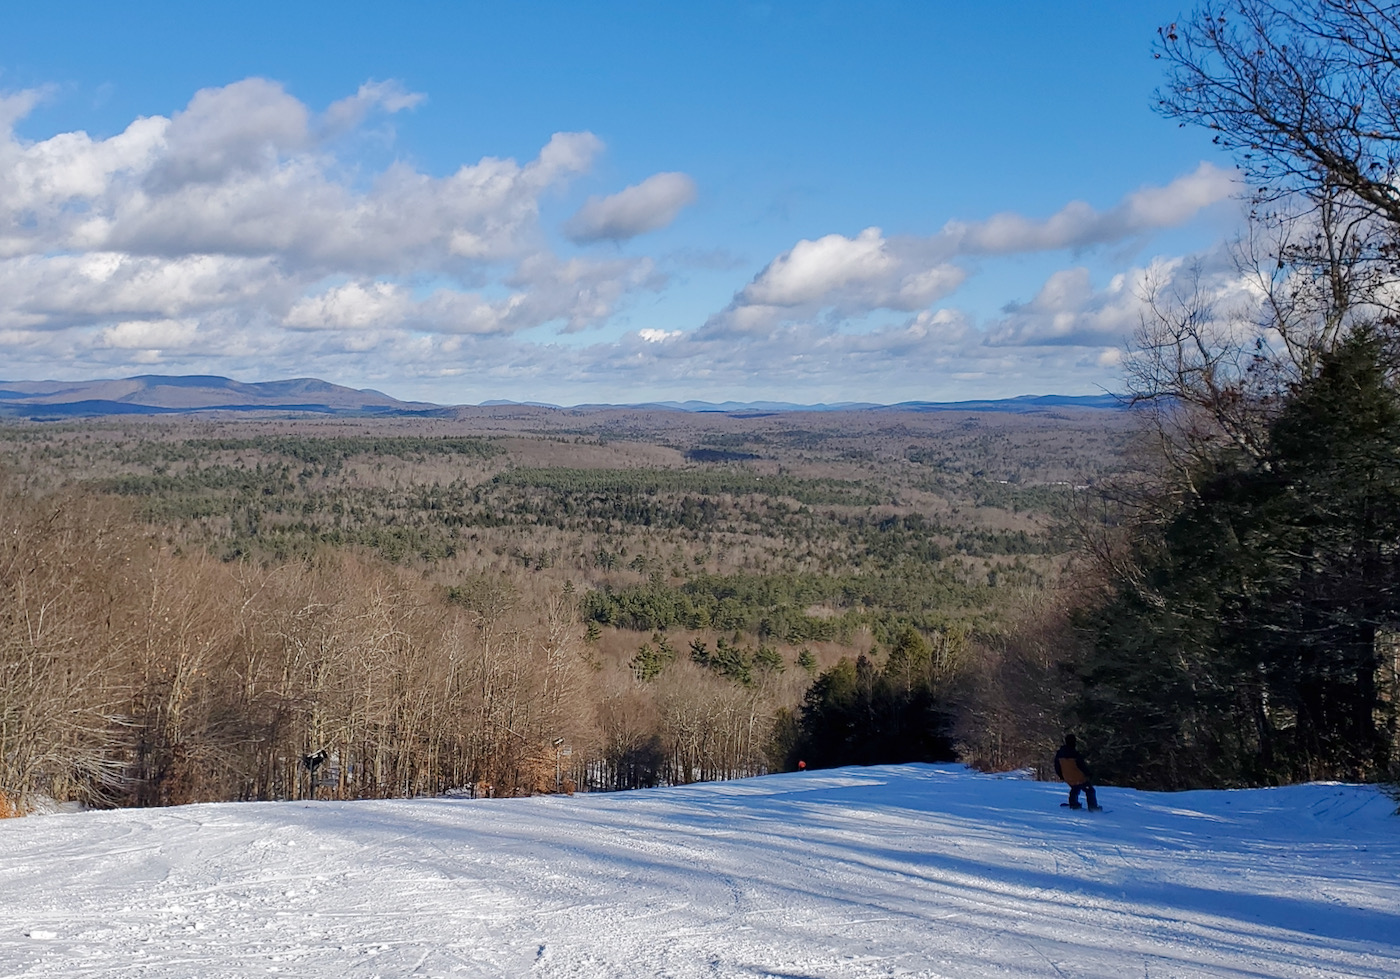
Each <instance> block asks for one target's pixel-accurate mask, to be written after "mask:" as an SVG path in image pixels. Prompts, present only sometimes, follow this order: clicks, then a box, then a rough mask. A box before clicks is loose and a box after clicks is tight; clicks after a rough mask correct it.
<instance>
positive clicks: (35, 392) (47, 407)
mask: <svg viewBox="0 0 1400 979" xmlns="http://www.w3.org/2000/svg"><path fill="white" fill-rule="evenodd" d="M503 407H508V408H536V409H546V410H554V411H604V410H609V409H629V410H653V411H676V412H689V413H697V414H703V413H715V414H748V415H752V414H759V413H761V414H774V413H781V412H853V411H915V412H935V411H991V412H1013V413H1033V412H1042V411H1048V410H1053V409H1056V408H1087V409H1108V410H1123V409H1124V408H1125V407H1126V403H1125V401H1124V400H1123V399H1122V398H1120V397H1118V396H1116V395H1112V394H1095V395H1060V394H1045V395H1021V396H1019V397H1015V398H989V399H980V400H971V401H902V402H899V403H897V404H878V403H876V402H869V401H843V402H835V403H832V404H827V403H818V404H798V403H795V402H789V401H721V402H713V401H698V400H688V401H648V402H638V403H633V404H578V405H556V404H549V403H545V402H538V401H503V400H490V401H483V402H481V403H480V404H478V405H468V404H461V405H438V404H433V403H431V402H426V401H400V400H398V399H397V398H394V397H391V396H390V395H387V394H384V393H382V392H380V391H375V390H370V389H365V390H357V389H355V388H349V387H343V386H341V385H339V384H332V383H331V382H329V381H322V380H318V379H317V378H312V377H300V378H292V379H288V380H281V381H257V382H242V381H235V380H232V379H230V378H227V377H219V376H217V375H199V374H196V375H176V376H167V375H160V374H141V375H138V376H136V377H127V378H120V379H102V380H93V381H0V417H12V418H28V419H35V420H43V419H58V418H93V417H103V416H109V415H179V414H193V413H205V412H211V411H231V412H239V413H247V412H257V411H274V412H294V413H307V414H333V415H362V416H386V415H388V416H400V417H414V416H417V417H445V416H450V415H451V414H453V413H455V412H459V411H462V410H466V409H469V408H503Z"/></svg>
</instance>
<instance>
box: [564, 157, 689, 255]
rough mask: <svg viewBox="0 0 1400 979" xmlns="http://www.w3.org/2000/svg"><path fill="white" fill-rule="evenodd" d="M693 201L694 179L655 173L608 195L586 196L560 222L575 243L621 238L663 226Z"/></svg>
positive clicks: (682, 175) (618, 239) (673, 174)
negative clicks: (576, 211)
mask: <svg viewBox="0 0 1400 979" xmlns="http://www.w3.org/2000/svg"><path fill="white" fill-rule="evenodd" d="M694 200H695V181H694V180H692V179H690V177H688V176H686V175H685V174H683V173H657V174H653V175H652V176H650V177H648V178H647V179H646V180H643V181H642V182H641V183H639V184H634V185H633V186H631V187H628V188H627V189H625V190H622V191H619V192H618V193H616V194H613V195H611V196H610V197H590V198H589V199H588V201H587V202H586V203H585V204H584V205H583V207H581V208H579V210H578V213H576V214H575V215H574V216H573V217H572V218H570V219H569V220H568V221H567V222H566V223H565V224H564V234H566V235H567V236H568V237H569V238H570V239H572V240H574V241H578V242H588V241H604V240H608V241H625V240H626V239H628V238H635V237H636V236H637V235H640V234H644V233H646V232H648V231H656V230H658V229H660V228H664V227H666V226H667V225H669V224H670V223H671V222H672V221H674V220H675V219H676V215H678V214H679V213H680V212H681V208H683V207H685V206H686V205H688V204H691V203H693V202H694Z"/></svg>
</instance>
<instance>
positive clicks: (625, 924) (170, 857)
mask: <svg viewBox="0 0 1400 979" xmlns="http://www.w3.org/2000/svg"><path fill="white" fill-rule="evenodd" d="M1101 798H1102V800H1103V801H1104V802H1105V804H1106V805H1108V806H1109V807H1111V809H1112V811H1111V812H1109V813H1104V814H1089V813H1087V812H1078V813H1075V812H1070V811H1068V810H1065V809H1061V808H1060V807H1059V806H1058V802H1059V801H1060V799H1061V792H1060V789H1059V788H1058V787H1057V786H1054V785H1048V784H1043V783H1036V782H1030V781H1023V780H1018V779H1011V778H998V777H995V776H988V775H979V774H976V773H973V772H969V771H967V770H965V769H962V768H959V767H955V766H926V765H910V766H902V767H892V768H870V769H840V770H837V771H832V772H807V773H804V774H796V775H778V776H769V777H767V778H760V779H749V780H746V781H741V782H727V783H711V784H706V785H693V786H688V787H684V788H672V789H657V790H652V791H647V792H631V793H623V794H617V795H591V796H584V795H580V796H575V797H573V798H564V797H541V798H533V799H506V800H478V801H462V800H426V799H424V800H413V801H400V802H350V803H332V802H317V803H310V804H304V803H258V804H243V805H209V806H185V807H180V808H175V809H164V810H140V811H136V810H127V811H122V812H102V813H84V814H78V815H54V816H41V817H30V818H27V819H12V820H6V821H4V822H0V909H3V911H2V912H0V976H74V977H82V976H143V977H144V976H172V977H173V976H181V977H183V976H267V975H269V974H277V973H283V974H289V975H295V976H354V977H359V976H366V977H367V976H386V977H388V976H449V975H451V976H533V977H540V979H552V977H567V976H588V977H613V976H637V977H642V976H646V977H651V976H671V977H691V976H694V977H699V976H706V977H741V976H742V977H753V976H770V977H783V979H809V977H828V979H846V977H857V976H859V977H864V976H948V977H955V979H982V977H989V976H1051V977H1055V976H1060V977H1080V976H1102V977H1113V979H1122V977H1139V976H1142V977H1148V979H1153V977H1166V976H1176V977H1187V976H1231V977H1269V979H1275V977H1293V976H1311V977H1317V976H1339V977H1340V976H1346V977H1372V976H1374V977H1382V976H1384V977H1395V976H1397V975H1400V917H1397V909H1400V817H1394V816H1391V815H1390V813H1391V812H1392V810H1393V809H1394V805H1393V803H1391V801H1390V800H1389V799H1387V798H1385V797H1384V796H1383V795H1381V794H1379V793H1378V792H1376V791H1375V790H1374V789H1371V788H1364V787H1356V786H1347V785H1308V786H1298V787H1294V788H1287V789H1271V790H1254V791H1240V792H1191V793H1181V794H1176V795H1159V794H1151V793H1138V792H1130V791H1127V790H1116V789H1105V790H1103V792H1102V793H1101Z"/></svg>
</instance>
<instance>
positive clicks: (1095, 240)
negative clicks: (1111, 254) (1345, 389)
mask: <svg viewBox="0 0 1400 979" xmlns="http://www.w3.org/2000/svg"><path fill="white" fill-rule="evenodd" d="M1237 189H1238V187H1237V185H1236V183H1235V179H1234V176H1233V175H1232V174H1231V173H1230V172H1229V171H1226V170H1221V169H1220V168H1218V167H1215V166H1212V165H1211V164H1209V163H1202V164H1201V165H1200V166H1199V167H1197V168H1196V170H1194V171H1193V172H1191V173H1189V174H1186V175H1184V176H1182V177H1179V178H1177V179H1176V180H1173V181H1172V182H1171V183H1169V184H1167V185H1166V186H1164V187H1147V188H1143V189H1141V190H1137V191H1134V192H1133V193H1131V194H1128V195H1127V196H1126V197H1124V198H1123V199H1122V200H1121V201H1119V202H1118V204H1116V205H1114V206H1113V207H1111V208H1109V209H1107V210H1104V211H1099V210H1095V209H1094V208H1093V207H1091V206H1090V205H1088V204H1086V203H1084V202H1083V201H1075V202H1072V203H1070V204H1067V205H1065V207H1063V208H1061V209H1060V210H1059V211H1058V212H1056V213H1055V214H1053V215H1051V216H1050V217H1049V218H1046V219H1044V220H1039V221H1037V220H1033V219H1030V218H1026V217H1023V216H1021V215H1018V214H998V215H995V216H993V217H991V218H988V219H987V220H985V221H978V222H960V221H950V222H949V223H948V224H946V225H944V227H943V228H942V229H941V230H940V231H939V232H938V233H936V234H934V235H931V236H927V237H915V236H901V237H885V236H884V235H883V233H882V232H881V231H880V229H879V228H867V229H865V230H864V231H862V232H861V233H860V234H858V235H856V236H855V237H854V238H848V237H846V236H844V235H839V234H831V235H826V236H824V237H822V238H817V239H815V240H806V239H804V240H802V241H799V242H798V243H797V244H795V245H794V246H793V247H792V248H790V249H789V250H788V251H786V252H784V253H782V254H781V255H779V256H777V257H776V258H774V259H773V260H772V261H771V262H769V263H768V265H767V266H765V267H764V268H763V269H762V270H761V271H760V272H759V273H758V275H756V276H755V277H754V279H753V281H752V282H750V283H749V284H748V285H746V286H745V287H744V288H743V289H741V290H740V291H739V292H738V293H737V294H736V295H735V296H734V299H733V301H732V302H730V304H729V305H728V306H727V307H726V308H725V309H724V310H722V311H721V312H719V313H717V314H716V315H715V316H713V317H711V318H710V320H709V321H708V322H707V323H706V324H705V326H704V330H705V331H707V332H708V333H710V334H713V335H716V336H718V335H726V334H739V335H744V334H751V333H755V332H762V331H765V330H770V329H773V328H774V327H775V326H777V325H779V324H782V323H786V322H794V321H800V320H804V319H807V320H810V319H813V318H816V317H819V316H822V315H828V316H837V317H848V318H849V317H856V316H861V315H864V314H866V313H870V312H872V311H875V310H896V311H900V312H909V311H914V310H918V309H922V308H925V307H927V306H929V305H930V304H931V303H933V302H935V301H937V300H939V299H942V298H943V297H945V296H947V295H949V294H950V293H952V292H953V291H954V290H956V289H957V288H958V287H959V286H960V285H961V284H962V283H963V281H964V279H965V278H966V277H967V271H966V269H965V268H964V266H963V265H962V264H960V262H959V259H964V258H967V257H969V256H982V255H1006V254H1013V253H1026V252H1043V251H1057V250H1062V249H1078V248H1087V247H1090V246H1094V245H1104V244H1110V243H1113V242H1118V241H1122V240H1124V239H1127V238H1131V237H1133V236H1135V235H1140V234H1144V233H1146V232H1149V231H1153V230H1157V229H1161V228H1167V227H1173V226H1176V225H1179V224H1182V223H1184V222H1185V221H1187V220H1189V219H1190V218H1192V217H1193V216H1195V215H1196V214H1198V213H1199V212H1200V211H1201V210H1202V209H1203V208H1206V207H1209V206H1211V205H1212V204H1216V203H1218V202H1220V201H1222V200H1224V199H1226V198H1228V197H1230V196H1231V195H1232V194H1233V193H1234V192H1235V191H1236V190H1237ZM1072 279H1073V276H1071V279H1066V280H1065V281H1063V282H1061V283H1059V284H1057V285H1056V286H1054V287H1053V288H1068V287H1070V286H1071V285H1073V281H1071V280H1072ZM1074 281H1077V280H1074ZM1046 301H1047V302H1049V301H1050V296H1049V295H1048V294H1047V297H1046Z"/></svg>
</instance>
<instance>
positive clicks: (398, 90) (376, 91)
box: [318, 79, 427, 136]
mask: <svg viewBox="0 0 1400 979" xmlns="http://www.w3.org/2000/svg"><path fill="white" fill-rule="evenodd" d="M425 98H427V96H425V95H423V94H422V93H421V92H410V91H408V89H406V88H404V87H403V85H402V84H401V83H399V82H397V81H395V80H393V79H389V80H388V81H383V82H376V81H368V82H365V83H364V84H363V85H361V86H360V90H359V91H358V92H356V93H355V94H354V95H350V96H347V97H346V98H343V99H340V100H339V101H337V102H332V103H331V104H330V106H329V107H328V108H327V109H326V111H325V112H323V113H322V114H321V118H320V120H319V125H318V128H319V130H320V132H321V134H322V135H323V136H338V135H341V134H342V133H347V132H350V131H351V130H353V129H355V128H356V127H357V126H359V125H360V124H361V123H362V122H364V121H365V117H366V116H368V115H369V114H370V112H372V111H373V110H375V109H382V110H384V111H385V112H390V113H393V112H402V111H404V110H405V109H413V108H417V107H418V105H420V104H421V103H422V102H423V100H424V99H425Z"/></svg>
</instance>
